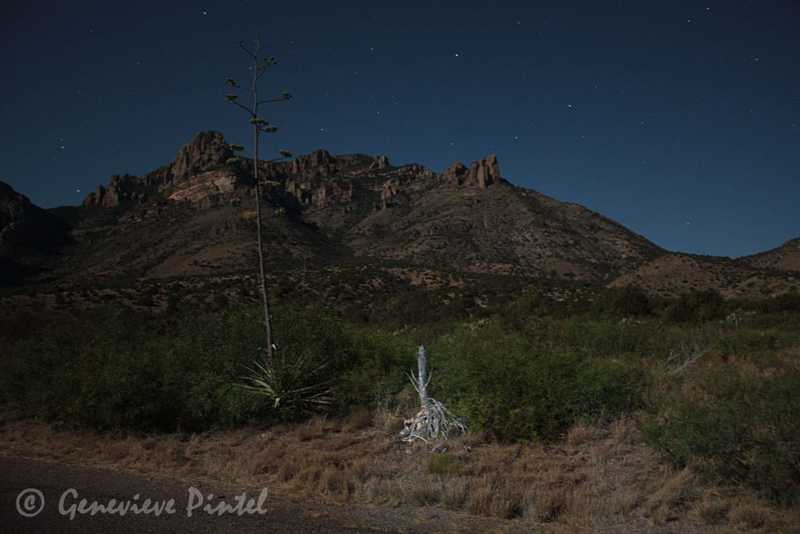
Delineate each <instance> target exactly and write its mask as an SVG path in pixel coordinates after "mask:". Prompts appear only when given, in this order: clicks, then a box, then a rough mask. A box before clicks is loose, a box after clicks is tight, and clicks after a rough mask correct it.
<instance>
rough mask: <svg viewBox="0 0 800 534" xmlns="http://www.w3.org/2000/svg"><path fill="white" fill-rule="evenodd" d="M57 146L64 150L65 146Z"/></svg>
mask: <svg viewBox="0 0 800 534" xmlns="http://www.w3.org/2000/svg"><path fill="white" fill-rule="evenodd" d="M58 148H60V149H61V150H64V149H65V148H66V147H65V146H64V145H61V146H60V147H58Z"/></svg>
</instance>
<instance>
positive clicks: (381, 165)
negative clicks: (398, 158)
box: [369, 154, 391, 171]
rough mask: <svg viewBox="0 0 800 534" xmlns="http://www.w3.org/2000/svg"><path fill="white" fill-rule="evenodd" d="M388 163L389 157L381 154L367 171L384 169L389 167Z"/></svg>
mask: <svg viewBox="0 0 800 534" xmlns="http://www.w3.org/2000/svg"><path fill="white" fill-rule="evenodd" d="M390 165H391V164H390V163H389V156H387V155H386V154H381V155H380V156H378V157H377V158H375V162H374V163H373V164H372V165H370V166H369V170H371V171H379V170H382V169H386V168H388V167H389V166H390Z"/></svg>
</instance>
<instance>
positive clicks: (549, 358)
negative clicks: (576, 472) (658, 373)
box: [430, 323, 643, 441]
mask: <svg viewBox="0 0 800 534" xmlns="http://www.w3.org/2000/svg"><path fill="white" fill-rule="evenodd" d="M430 362H431V364H432V367H433V373H432V374H433V380H432V385H433V386H434V395H437V394H439V393H440V394H441V396H442V397H443V398H442V399H441V400H443V401H445V402H446V403H448V404H449V405H450V406H451V408H453V409H454V411H456V412H457V413H458V414H459V415H463V416H466V417H467V419H468V422H469V424H470V425H471V427H472V428H473V429H475V430H483V431H485V432H487V433H489V434H490V435H493V436H494V437H496V438H498V439H500V440H504V441H506V440H534V439H544V440H550V439H554V438H557V437H559V436H560V435H562V434H563V433H564V432H565V431H566V430H567V429H568V428H569V426H570V425H571V424H573V423H574V422H576V421H577V420H578V419H581V418H602V417H613V416H618V415H620V414H622V413H626V412H629V411H630V410H632V409H634V408H635V407H636V406H638V405H639V402H640V399H639V391H640V390H641V381H642V379H643V376H642V373H641V372H640V371H638V370H636V369H635V368H634V367H633V366H630V365H628V364H626V363H624V362H622V361H617V360H610V359H592V358H590V357H586V356H581V355H578V354H576V353H569V352H557V351H554V352H537V351H536V350H535V349H534V348H532V347H531V345H530V343H529V342H528V341H527V340H526V339H525V338H524V337H523V336H521V335H519V334H510V333H508V332H505V331H503V330H502V328H501V327H499V326H498V325H497V324H496V323H489V324H486V325H485V326H483V327H480V328H477V329H470V328H468V327H467V328H462V329H460V330H458V331H457V332H456V333H454V334H452V335H449V336H445V337H444V338H443V339H441V340H439V341H438V342H437V343H435V344H434V346H433V347H432V349H431V354H430ZM440 369H441V371H439V370H440ZM437 392H439V393H437Z"/></svg>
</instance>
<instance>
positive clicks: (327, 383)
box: [0, 292, 800, 515]
mask: <svg viewBox="0 0 800 534" xmlns="http://www.w3.org/2000/svg"><path fill="white" fill-rule="evenodd" d="M289 298H292V299H294V296H292V297H289ZM154 299H155V300H157V301H161V300H163V299H162V298H161V295H160V294H156V295H155V297H154ZM585 300H586V301H587V302H588V304H587V302H583V303H576V302H572V301H570V300H569V299H562V301H560V302H559V301H556V300H554V299H551V298H549V297H547V296H545V295H541V294H533V293H522V294H520V296H519V297H518V298H517V299H516V300H515V301H513V302H511V303H509V305H508V306H507V308H509V309H511V310H512V312H508V311H507V310H506V309H505V308H498V309H493V308H492V307H491V306H478V307H477V308H475V309H474V310H472V311H464V312H463V313H462V314H459V315H457V318H455V319H451V320H443V319H442V320H440V321H438V322H435V323H430V324H414V323H411V322H407V321H405V320H404V319H402V314H396V315H395V322H392V321H388V320H387V321H384V322H382V323H381V326H376V324H375V322H374V320H366V321H364V320H360V319H359V317H357V316H356V317H354V319H353V321H352V322H344V321H341V320H339V319H338V318H337V316H336V315H335V314H331V313H327V312H324V311H321V310H319V309H318V308H316V307H315V306H312V307H307V308H299V307H289V306H286V305H285V304H281V303H280V302H278V309H279V312H278V313H276V315H275V317H276V330H277V331H279V332H281V338H280V340H281V347H282V350H281V352H283V353H285V354H286V355H293V356H295V358H294V359H292V360H291V362H293V363H291V365H290V361H289V360H287V367H286V369H285V372H295V371H296V369H297V368H296V367H292V365H294V366H303V368H304V369H306V371H303V372H300V373H296V376H306V377H308V380H309V382H308V383H306V384H303V383H302V381H301V382H300V385H299V387H311V388H312V390H313V391H315V392H316V393H318V394H321V395H322V397H324V400H325V402H324V403H307V402H304V401H303V400H302V399H298V398H293V397H292V395H291V388H286V389H284V390H282V391H278V392H277V393H276V394H275V395H272V396H254V395H251V394H249V392H247V391H246V390H245V389H243V388H241V387H237V386H236V385H237V384H242V383H244V382H246V380H247V377H248V371H247V370H248V368H250V367H252V363H253V361H254V359H255V358H256V356H257V355H258V354H259V347H261V346H263V330H262V329H261V328H260V323H259V321H258V317H259V315H260V314H261V310H260V307H259V306H258V304H256V303H254V304H253V305H247V306H245V305H240V304H233V303H232V302H229V301H228V300H225V301H224V302H223V301H221V300H220V299H216V300H215V299H211V300H210V302H211V303H212V304H213V305H212V306H209V307H208V308H206V310H205V311H204V312H202V313H199V314H198V312H197V311H196V308H187V307H185V306H184V305H182V304H181V303H180V302H176V301H175V300H174V299H173V300H172V301H170V302H169V306H165V308H164V309H162V311H161V312H160V313H161V314H160V315H154V314H153V313H152V312H147V313H145V312H134V311H131V310H130V309H125V308H119V307H117V308H110V307H107V308H98V309H96V310H95V311H86V312H82V313H80V314H78V315H76V316H75V317H72V318H65V317H64V316H53V317H52V318H50V319H46V318H44V319H41V320H38V321H32V320H31V318H30V316H26V315H24V314H21V315H19V316H17V317H10V318H9V319H6V320H4V321H2V322H0V326H2V328H0V343H1V344H2V346H3V351H2V352H3V354H2V360H0V402H2V403H3V404H5V405H6V406H9V407H14V408H16V409H18V410H21V411H22V412H23V413H25V414H27V415H29V416H34V417H39V418H42V419H46V420H51V421H58V422H62V423H67V424H70V425H75V426H80V427H89V428H95V429H101V430H107V429H121V430H136V431H201V430H207V429H214V428H236V427H240V426H242V425H245V424H256V425H260V426H271V425H275V424H279V423H282V422H286V421H297V420H304V419H307V418H308V416H309V415H312V414H313V413H315V412H319V411H323V412H325V413H327V414H330V415H332V416H342V417H344V416H346V415H347V414H360V415H359V416H358V417H355V419H353V422H352V423H348V424H352V425H353V426H354V427H359V428H360V427H362V426H363V425H364V424H368V422H369V421H370V419H371V416H368V415H365V414H370V413H372V414H375V415H374V419H375V420H376V421H378V420H380V421H382V422H381V423H380V424H381V426H382V427H385V428H387V429H389V428H390V429H391V431H392V432H397V430H398V417H397V414H398V413H406V415H407V412H408V410H409V409H410V408H411V407H412V406H413V403H414V395H413V391H409V390H410V388H409V386H408V383H407V378H406V373H407V372H408V371H409V370H411V369H413V368H414V366H415V353H416V351H415V347H416V346H417V344H418V343H420V342H425V343H426V345H427V346H428V347H429V362H430V366H431V369H432V375H433V380H432V382H431V388H432V390H431V392H430V393H431V395H432V396H434V397H436V398H437V399H440V400H442V401H443V402H445V403H446V404H447V405H448V406H449V407H450V408H451V409H452V410H453V411H454V412H455V413H456V414H458V415H461V416H464V417H466V418H467V421H468V423H469V425H470V428H471V429H473V430H475V431H476V432H478V433H480V434H483V435H484V436H486V437H487V438H488V439H490V440H493V441H497V442H499V443H530V444H536V443H544V444H547V443H554V442H561V441H562V440H564V439H567V440H573V439H577V438H575V435H574V432H573V430H570V429H575V428H578V427H580V426H581V425H589V426H593V427H599V428H603V427H606V426H608V425H609V424H611V423H612V422H613V421H618V420H622V419H627V420H629V421H636V422H637V423H638V426H639V427H640V428H641V430H642V431H643V435H644V436H645V438H646V439H647V440H648V441H649V442H650V443H651V444H652V445H653V446H654V447H655V448H656V450H658V451H660V452H661V453H662V454H663V458H664V459H665V460H666V461H668V462H670V463H671V464H673V465H674V466H675V467H676V468H677V469H682V468H689V469H691V470H692V471H693V472H696V473H697V474H698V475H700V476H702V477H704V478H705V479H706V480H709V481H711V482H713V483H716V484H723V485H725V484H739V485H744V486H747V487H750V488H753V489H754V490H755V491H756V492H758V493H760V494H761V495H763V496H764V497H765V498H769V499H771V500H773V501H774V502H777V503H781V504H792V503H797V502H798V497H800V495H798V493H797V491H796V488H797V487H800V470H798V465H800V427H798V425H796V424H795V423H796V414H797V413H798V410H800V352H799V351H800V313H798V312H797V311H796V310H795V308H794V302H795V301H794V300H793V297H786V298H785V299H780V300H777V299H776V300H775V301H773V302H768V303H748V302H731V301H721V300H720V299H717V298H716V296H713V295H691V296H688V297H686V298H685V299H682V300H680V301H674V302H669V301H659V300H653V299H648V300H646V301H644V300H642V299H641V295H639V294H637V293H630V292H622V293H615V292H610V293H609V294H603V295H600V296H599V297H596V298H593V299H585ZM217 301H218V302H217ZM592 302H594V304H592ZM439 303H440V304H439ZM395 304H396V303H392V302H387V303H385V305H386V306H387V307H388V306H392V305H395ZM428 304H429V305H430V306H431V308H432V309H430V310H428V311H427V313H428V314H429V315H431V316H436V315H437V311H438V312H439V315H438V316H439V317H440V318H441V317H442V315H443V312H442V310H448V309H450V306H452V305H453V304H452V301H448V302H442V301H439V300H437V299H433V298H432V299H430V300H429V301H428ZM437 305H441V306H443V308H441V309H439V308H437ZM676 310H680V312H678V311H676ZM687 310H688V311H687ZM633 312H636V313H633ZM684 312H686V313H684ZM381 313H384V312H381ZM385 313H386V316H391V313H390V311H389V309H388V308H387V310H386V312H385ZM628 313H631V315H628ZM686 314H689V315H690V316H691V317H693V319H692V320H687V315H686ZM279 354H280V353H279ZM292 369H295V371H293V370H292ZM309 369H311V370H313V372H307V370H309ZM278 382H279V381H274V382H273V384H275V383H278ZM292 383H293V384H297V382H292ZM319 385H323V386H324V388H323V389H316V390H314V389H313V388H314V387H317V386H319ZM292 387H298V386H296V385H293V386H292ZM316 393H315V394H316ZM276 400H277V401H278V402H276ZM298 400H299V401H298ZM364 421H367V423H364ZM428 469H429V473H430V476H446V477H458V476H461V475H459V474H458V473H460V469H461V466H460V464H459V463H457V462H456V461H455V460H452V459H442V460H433V461H432V462H431V463H430V464H429V465H428ZM709 506H712V505H709ZM708 513H709V514H711V515H713V513H712V511H709V512H708Z"/></svg>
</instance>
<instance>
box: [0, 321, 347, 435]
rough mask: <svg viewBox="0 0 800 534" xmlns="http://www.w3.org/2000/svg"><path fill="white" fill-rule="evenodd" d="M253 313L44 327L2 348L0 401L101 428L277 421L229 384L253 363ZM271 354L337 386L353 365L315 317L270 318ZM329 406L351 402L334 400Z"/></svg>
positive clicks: (256, 330) (257, 332) (338, 335)
mask: <svg viewBox="0 0 800 534" xmlns="http://www.w3.org/2000/svg"><path fill="white" fill-rule="evenodd" d="M259 318H260V314H259V312H258V311H257V310H255V309H245V310H235V311H233V310H232V311H228V312H225V313H220V314H214V315H199V316H198V315H195V314H193V313H190V312H186V313H178V314H176V315H173V316H161V317H155V316H152V315H146V314H141V315H135V314H134V313H133V312H131V311H128V310H122V309H111V308H109V309H105V310H100V311H97V312H93V313H89V314H87V315H84V316H82V317H80V318H79V319H75V320H65V319H61V320H59V321H58V322H54V323H52V324H48V325H45V326H44V328H45V330H46V334H45V333H44V332H40V333H39V334H40V335H30V336H27V337H25V338H22V339H18V340H16V341H12V342H10V343H9V344H8V347H7V348H8V350H5V349H6V347H4V354H3V359H2V360H1V361H0V392H2V393H0V395H2V400H3V401H4V402H6V403H13V404H14V405H16V406H18V407H20V408H21V409H23V410H25V411H26V412H27V413H29V414H31V415H36V416H42V417H45V418H48V419H58V420H62V421H67V422H73V423H77V424H81V425H86V426H90V427H94V428H100V429H114V428H126V429H136V430H163V431H174V430H202V429H207V428H211V427H219V426H231V425H236V424H242V423H245V422H249V421H269V420H273V419H275V418H276V417H281V418H285V417H286V416H287V414H285V413H277V412H276V411H275V410H274V409H272V408H271V405H270V404H269V403H268V402H266V400H265V399H263V398H260V397H258V396H254V395H252V394H250V393H248V392H247V391H244V390H243V389H242V388H238V387H236V386H235V385H236V384H237V383H240V382H242V378H243V377H244V376H245V374H246V372H247V371H246V370H247V368H248V367H251V366H252V364H253V362H254V361H255V360H256V359H257V358H258V355H259V354H260V352H259V346H260V345H263V333H262V329H261V323H260V321H259ZM274 326H275V331H276V334H277V335H276V341H277V343H278V345H279V349H278V350H279V354H282V355H286V358H292V357H295V358H297V357H301V356H302V357H308V358H312V359H316V361H324V362H325V364H326V367H325V373H326V374H325V375H324V376H323V377H322V379H323V380H330V381H336V380H337V379H338V378H339V377H341V376H342V375H343V374H344V373H345V371H347V370H348V369H349V367H350V366H352V365H353V364H354V363H356V362H357V361H358V355H357V354H356V351H355V348H354V347H355V344H354V343H353V342H352V339H351V337H350V336H349V335H348V334H347V333H346V332H345V331H344V330H343V328H342V327H341V325H340V324H339V323H338V322H337V321H335V320H333V319H330V318H327V317H324V316H321V315H319V314H314V313H309V312H300V311H297V310H292V309H282V310H279V311H278V312H277V313H276V314H275V325H274ZM336 393H337V397H336V401H337V402H336V407H337V408H338V407H340V406H343V405H344V399H347V398H349V397H352V395H350V394H349V393H348V392H347V391H337V392H336Z"/></svg>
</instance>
